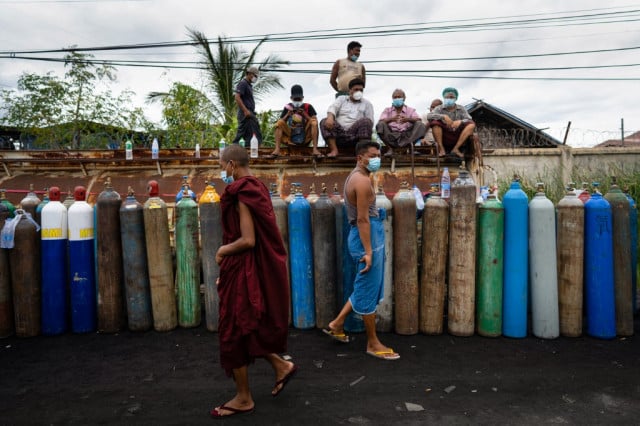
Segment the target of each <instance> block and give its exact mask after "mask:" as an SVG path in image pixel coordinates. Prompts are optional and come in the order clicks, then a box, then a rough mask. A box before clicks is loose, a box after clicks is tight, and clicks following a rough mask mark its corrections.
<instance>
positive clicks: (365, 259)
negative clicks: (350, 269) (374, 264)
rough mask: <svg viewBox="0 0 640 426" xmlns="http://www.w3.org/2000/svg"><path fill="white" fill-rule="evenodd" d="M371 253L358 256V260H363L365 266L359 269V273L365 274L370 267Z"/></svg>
mask: <svg viewBox="0 0 640 426" xmlns="http://www.w3.org/2000/svg"><path fill="white" fill-rule="evenodd" d="M372 256H373V255H371V254H365V255H364V256H362V257H361V258H360V262H363V263H364V264H365V267H364V268H362V270H360V273H361V274H366V273H367V272H369V269H371V258H372Z"/></svg>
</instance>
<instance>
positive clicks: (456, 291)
mask: <svg viewBox="0 0 640 426" xmlns="http://www.w3.org/2000/svg"><path fill="white" fill-rule="evenodd" d="M449 204H450V208H449V304H448V308H447V330H448V331H449V333H450V334H452V335H454V336H471V335H473V332H474V330H475V306H476V293H475V292H476V185H475V183H474V182H473V179H472V178H471V176H470V175H469V172H467V170H466V169H464V163H463V164H462V165H461V166H460V170H459V171H458V177H457V178H456V179H455V180H454V181H453V184H452V185H451V198H450V199H449Z"/></svg>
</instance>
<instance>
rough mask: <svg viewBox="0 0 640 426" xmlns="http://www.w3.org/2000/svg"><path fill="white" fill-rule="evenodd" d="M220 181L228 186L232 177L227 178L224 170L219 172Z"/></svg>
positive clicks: (231, 181)
mask: <svg viewBox="0 0 640 426" xmlns="http://www.w3.org/2000/svg"><path fill="white" fill-rule="evenodd" d="M220 179H222V181H223V182H224V183H225V184H226V185H229V184H231V183H233V175H231V176H227V171H226V170H222V171H221V172H220Z"/></svg>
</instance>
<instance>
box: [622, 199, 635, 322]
mask: <svg viewBox="0 0 640 426" xmlns="http://www.w3.org/2000/svg"><path fill="white" fill-rule="evenodd" d="M625 189H626V190H625V192H624V195H626V196H627V200H629V222H630V227H629V228H630V230H631V287H632V290H633V297H632V302H633V304H632V310H633V312H636V311H637V310H638V206H637V204H636V201H635V200H634V199H633V197H632V196H631V195H629V189H628V188H625Z"/></svg>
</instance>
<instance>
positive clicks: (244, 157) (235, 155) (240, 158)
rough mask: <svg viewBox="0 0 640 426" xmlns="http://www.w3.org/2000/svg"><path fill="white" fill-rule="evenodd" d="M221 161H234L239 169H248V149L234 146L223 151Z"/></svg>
mask: <svg viewBox="0 0 640 426" xmlns="http://www.w3.org/2000/svg"><path fill="white" fill-rule="evenodd" d="M220 160H221V161H224V162H225V163H228V162H229V161H233V162H234V163H235V164H236V165H237V166H238V167H246V166H248V165H249V154H248V153H247V149H246V148H244V147H242V146H240V145H236V144H232V145H229V146H227V147H226V148H225V149H223V150H222V154H221V155H220Z"/></svg>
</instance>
